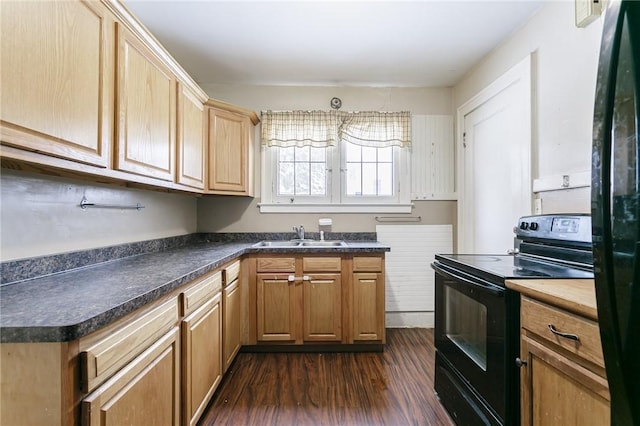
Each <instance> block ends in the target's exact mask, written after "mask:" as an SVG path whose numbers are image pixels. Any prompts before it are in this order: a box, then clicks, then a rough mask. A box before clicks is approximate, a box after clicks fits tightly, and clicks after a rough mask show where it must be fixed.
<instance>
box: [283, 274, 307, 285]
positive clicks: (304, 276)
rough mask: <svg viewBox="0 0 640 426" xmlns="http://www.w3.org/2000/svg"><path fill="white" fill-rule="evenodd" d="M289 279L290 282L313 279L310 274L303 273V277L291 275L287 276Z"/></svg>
mask: <svg viewBox="0 0 640 426" xmlns="http://www.w3.org/2000/svg"><path fill="white" fill-rule="evenodd" d="M287 281H289V282H290V283H292V282H295V281H311V278H310V277H309V275H303V276H302V277H296V276H295V275H289V276H288V277H287Z"/></svg>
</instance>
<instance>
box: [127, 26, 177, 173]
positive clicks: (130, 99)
mask: <svg viewBox="0 0 640 426" xmlns="http://www.w3.org/2000/svg"><path fill="white" fill-rule="evenodd" d="M117 28H118V31H117V35H118V54H117V68H118V77H117V88H118V89H117V146H116V148H117V149H116V152H117V155H116V169H118V170H122V171H127V172H130V173H136V174H140V175H144V176H149V177H153V178H158V179H163V180H168V181H173V180H174V170H175V168H174V167H175V152H176V79H175V77H174V75H173V74H172V73H171V71H170V70H169V69H168V68H167V67H166V66H165V65H164V64H163V63H162V62H161V61H160V60H159V58H158V57H157V56H156V55H155V53H154V52H152V51H151V50H150V49H148V48H147V47H146V46H145V45H144V44H143V43H142V42H141V41H140V39H138V37H136V36H135V35H134V34H132V33H131V32H130V31H129V30H127V29H126V28H124V26H122V25H117Z"/></svg>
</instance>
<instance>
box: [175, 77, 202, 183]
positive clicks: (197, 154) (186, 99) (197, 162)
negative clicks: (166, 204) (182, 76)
mask: <svg viewBox="0 0 640 426" xmlns="http://www.w3.org/2000/svg"><path fill="white" fill-rule="evenodd" d="M204 114H205V113H204V104H203V101H202V100H201V99H199V98H198V96H197V95H196V94H195V93H194V92H193V90H191V89H190V88H189V87H187V86H185V85H184V84H181V83H179V84H178V129H177V131H178V157H177V161H178V164H177V174H176V182H177V183H181V184H183V185H188V186H192V187H194V188H198V189H204V184H205V164H206V162H205V160H206V150H205V132H206V130H205V125H204V124H205V115H204Z"/></svg>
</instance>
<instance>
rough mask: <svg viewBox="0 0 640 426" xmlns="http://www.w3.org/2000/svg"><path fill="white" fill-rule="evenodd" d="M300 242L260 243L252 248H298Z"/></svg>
mask: <svg viewBox="0 0 640 426" xmlns="http://www.w3.org/2000/svg"><path fill="white" fill-rule="evenodd" d="M299 245H300V241H260V242H259V243H256V244H254V245H253V247H298V246H299Z"/></svg>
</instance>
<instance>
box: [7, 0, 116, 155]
mask: <svg viewBox="0 0 640 426" xmlns="http://www.w3.org/2000/svg"><path fill="white" fill-rule="evenodd" d="M0 17H1V21H0V29H1V33H0V43H1V44H0V54H1V57H0V62H1V63H2V64H3V65H4V66H3V67H2V73H1V77H0V79H1V80H0V81H1V84H0V87H2V96H0V101H1V106H0V118H1V126H0V132H1V133H0V134H1V139H2V143H3V144H8V145H14V146H17V147H20V148H25V149H28V150H31V151H38V152H42V153H46V154H49V155H53V156H56V157H62V158H66V159H70V160H75V161H79V162H83V163H88V164H93V165H96V166H100V167H107V166H109V165H110V159H111V155H110V154H111V153H110V150H111V139H112V136H113V75H114V60H113V57H114V55H113V50H114V43H113V41H112V40H113V25H114V24H113V20H112V19H111V17H110V15H109V13H108V12H107V11H106V9H105V8H104V6H102V5H101V4H100V3H99V2H80V1H76V2H70V1H56V2H29V1H7V2H2V13H1V14H0Z"/></svg>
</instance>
